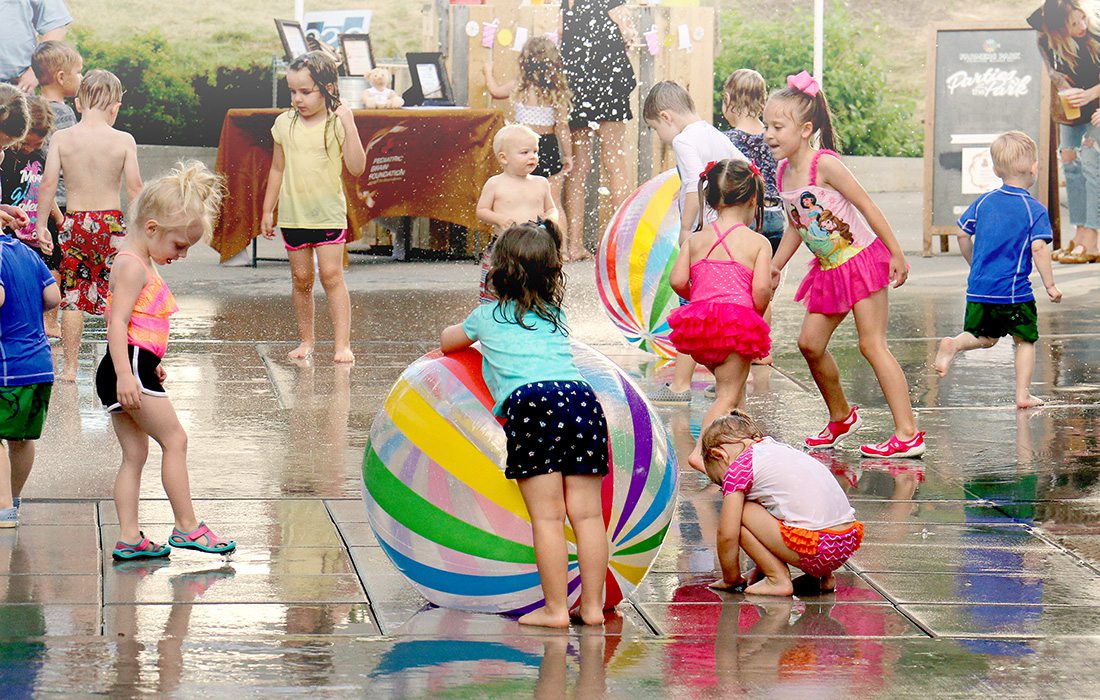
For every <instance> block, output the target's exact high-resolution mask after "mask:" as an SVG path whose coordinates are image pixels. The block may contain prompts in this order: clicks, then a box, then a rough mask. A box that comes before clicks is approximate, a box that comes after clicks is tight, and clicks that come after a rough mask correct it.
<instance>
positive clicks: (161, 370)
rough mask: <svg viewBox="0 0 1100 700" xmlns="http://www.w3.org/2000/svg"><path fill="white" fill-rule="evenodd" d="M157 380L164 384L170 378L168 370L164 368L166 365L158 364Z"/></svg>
mask: <svg viewBox="0 0 1100 700" xmlns="http://www.w3.org/2000/svg"><path fill="white" fill-rule="evenodd" d="M156 372H157V380H158V381H160V383H161V384H163V383H164V382H165V381H166V380H167V379H168V372H166V371H165V370H164V365H157V370H156Z"/></svg>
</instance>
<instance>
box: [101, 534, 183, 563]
mask: <svg viewBox="0 0 1100 700" xmlns="http://www.w3.org/2000/svg"><path fill="white" fill-rule="evenodd" d="M138 534H139V535H141V541H140V542H138V543H137V544H129V543H128V542H123V541H122V540H118V541H117V542H115V550H114V551H113V552H111V556H112V557H114V558H115V559H116V560H118V561H126V560H128V559H142V558H145V559H156V558H158V557H166V556H168V554H169V553H170V552H171V551H172V550H170V549H169V548H168V545H166V544H157V543H155V542H153V541H152V540H150V539H149V538H148V537H146V536H145V533H144V532H139V533H138Z"/></svg>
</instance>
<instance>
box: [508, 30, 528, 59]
mask: <svg viewBox="0 0 1100 700" xmlns="http://www.w3.org/2000/svg"><path fill="white" fill-rule="evenodd" d="M526 43H527V27H516V38H515V39H514V40H513V41H512V50H513V51H515V52H516V53H519V52H520V51H523V45H524V44H526Z"/></svg>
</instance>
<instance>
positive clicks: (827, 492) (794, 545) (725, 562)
mask: <svg viewBox="0 0 1100 700" xmlns="http://www.w3.org/2000/svg"><path fill="white" fill-rule="evenodd" d="M702 440H703V456H704V460H705V463H706V472H707V476H708V477H710V480H711V481H713V482H714V483H715V484H718V485H719V486H721V487H722V512H721V513H720V515H719V516H718V517H719V522H718V562H719V564H720V566H721V567H722V578H721V579H720V580H718V581H715V582H714V583H713V584H711V586H712V587H713V588H717V589H727V590H744V592H745V593H750V594H755V595H774V596H789V595H792V594H793V593H794V592H795V589H796V587H797V589H798V590H799V592H818V591H820V592H828V591H832V590H835V588H836V577H835V576H833V572H834V571H836V570H837V569H839V568H840V567H841V565H843V564H844V562H846V561H847V560H848V558H849V557H851V556H852V554H854V553H855V551H856V550H857V549H859V545H860V543H861V542H862V541H863V523H861V522H859V521H858V520H856V517H855V511H854V510H852V506H851V504H849V503H848V497H847V496H845V495H844V490H843V489H841V488H840V484H839V483H837V480H836V478H835V477H834V476H833V475H832V473H831V472H830V471H829V470H828V469H827V468H826V467H825V465H823V464H822V463H821V462H818V461H817V460H816V459H814V458H813V457H811V456H809V455H808V454H806V453H804V452H802V451H801V450H797V449H795V448H793V447H791V446H790V445H785V444H783V443H781V442H777V441H775V440H773V439H772V438H770V437H765V435H764V433H763V432H762V431H761V430H760V428H759V427H758V426H757V425H756V423H755V422H754V421H753V420H752V418H750V417H749V416H748V414H746V413H744V412H743V411H739V410H736V409H735V410H733V411H731V412H730V413H729V415H726V416H723V417H721V418H718V419H717V420H715V421H714V422H713V423H711V424H710V426H709V427H708V428H707V429H706V431H704V433H703V438H702ZM742 548H743V549H744V550H745V553H746V554H748V555H749V558H751V559H752V560H753V562H754V563H755V564H756V570H755V571H753V572H751V573H750V574H749V576H748V577H747V578H746V577H744V576H742V574H741V569H740V554H741V549H742ZM788 564H790V565H791V566H794V567H795V568H798V569H801V570H802V571H804V572H805V573H806V575H807V576H809V577H810V580H808V581H807V580H805V579H803V578H801V577H800V579H799V580H798V581H792V580H791V574H790V571H789V570H788V569H787V565H788ZM746 586H747V587H746Z"/></svg>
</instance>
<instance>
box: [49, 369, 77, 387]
mask: <svg viewBox="0 0 1100 700" xmlns="http://www.w3.org/2000/svg"><path fill="white" fill-rule="evenodd" d="M54 380H55V381H59V382H69V383H70V384H71V383H73V382H75V381H76V370H75V369H65V370H62V371H60V372H58V373H57V376H56V377H54Z"/></svg>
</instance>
